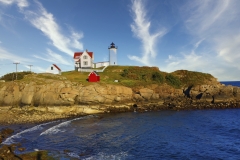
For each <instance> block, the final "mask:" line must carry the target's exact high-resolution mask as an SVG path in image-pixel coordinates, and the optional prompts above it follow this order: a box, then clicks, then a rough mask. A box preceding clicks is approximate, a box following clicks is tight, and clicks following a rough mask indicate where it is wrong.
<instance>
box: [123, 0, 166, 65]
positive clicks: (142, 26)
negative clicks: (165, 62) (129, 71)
mask: <svg viewBox="0 0 240 160" xmlns="http://www.w3.org/2000/svg"><path fill="white" fill-rule="evenodd" d="M131 11H132V13H133V23H132V24H131V30H132V32H133V34H134V36H135V37H136V38H138V39H139V40H140V41H141V42H142V49H143V50H142V57H138V56H132V55H128V58H130V59H131V60H135V61H138V62H141V63H143V64H145V65H150V64H151V63H152V62H151V60H153V59H154V58H155V57H156V55H157V53H156V49H155V45H156V43H157V41H158V40H159V39H160V38H161V37H163V36H164V35H165V34H166V33H167V30H166V29H164V28H163V29H160V30H158V31H156V32H155V33H153V34H151V33H150V27H151V22H150V21H149V20H148V18H147V11H146V10H145V8H144V4H143V1H141V0H133V1H132V7H131Z"/></svg>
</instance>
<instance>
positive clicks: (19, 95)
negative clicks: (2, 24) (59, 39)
mask: <svg viewBox="0 0 240 160" xmlns="http://www.w3.org/2000/svg"><path fill="white" fill-rule="evenodd" d="M87 74H88V73H79V72H75V71H72V72H67V73H65V74H64V73H63V74H62V75H54V74H47V73H43V74H35V73H32V74H27V75H25V76H24V77H23V79H21V80H14V81H9V82H1V83H0V113H1V114H0V115H1V116H0V123H1V124H3V123H10V124H13V123H18V124H19V123H35V122H43V121H51V120H54V119H62V118H69V117H76V116H81V115H86V114H96V113H112V112H133V111H138V112H144V111H158V110H166V109H171V110H186V109H213V108H239V107H240V88H239V87H235V86H225V85H223V84H221V83H220V82H218V81H217V79H216V78H214V77H213V76H211V75H210V74H205V73H200V72H192V71H186V70H179V71H175V72H173V73H165V72H161V71H159V69H158V68H156V67H121V66H111V67H108V68H107V69H106V71H105V72H104V73H100V76H101V81H100V82H97V83H90V82H87V81H86V79H87ZM116 79H117V82H116V81H115V80H116Z"/></svg>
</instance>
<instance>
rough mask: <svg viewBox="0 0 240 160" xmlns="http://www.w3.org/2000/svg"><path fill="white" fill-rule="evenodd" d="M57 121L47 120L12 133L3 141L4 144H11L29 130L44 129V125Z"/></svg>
mask: <svg viewBox="0 0 240 160" xmlns="http://www.w3.org/2000/svg"><path fill="white" fill-rule="evenodd" d="M55 122H57V121H52V122H47V123H43V124H39V125H37V126H34V127H32V128H28V129H25V130H23V131H22V132H19V133H17V134H15V135H12V136H11V137H8V138H7V139H6V140H5V141H4V142H2V144H8V145H9V144H12V143H15V141H14V139H16V138H21V135H22V134H24V133H28V132H33V131H36V130H42V129H43V126H46V125H48V124H51V123H55Z"/></svg>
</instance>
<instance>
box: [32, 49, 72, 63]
mask: <svg viewBox="0 0 240 160" xmlns="http://www.w3.org/2000/svg"><path fill="white" fill-rule="evenodd" d="M33 57H35V58H38V59H41V60H44V61H47V62H51V63H56V62H58V64H64V65H72V62H69V61H67V60H66V59H65V58H64V57H62V56H61V55H60V54H57V53H55V52H53V51H52V50H50V49H47V54H45V57H41V56H38V55H33Z"/></svg>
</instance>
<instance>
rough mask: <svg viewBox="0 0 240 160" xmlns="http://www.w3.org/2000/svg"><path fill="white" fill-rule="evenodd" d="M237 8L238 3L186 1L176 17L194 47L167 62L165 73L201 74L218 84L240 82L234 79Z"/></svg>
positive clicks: (239, 37)
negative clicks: (197, 72) (229, 81)
mask: <svg viewBox="0 0 240 160" xmlns="http://www.w3.org/2000/svg"><path fill="white" fill-rule="evenodd" d="M238 6H240V1H238V0H218V1H209V0H201V1H198V0H191V1H190V0H189V1H187V3H186V4H185V5H184V6H183V7H182V10H181V13H180V14H181V15H182V17H183V21H184V26H185V28H186V33H187V34H188V35H190V37H191V41H193V42H195V43H194V44H192V49H190V50H182V53H184V54H181V55H180V56H176V55H175V56H172V57H174V58H171V59H170V58H169V59H168V60H167V61H166V63H167V66H166V68H165V69H166V70H167V71H173V70H174V69H190V70H197V71H205V72H208V73H211V74H213V75H214V76H215V77H217V78H218V79H220V80H240V75H239V74H238V76H237V75H236V73H239V72H240V66H239V65H238V63H239V61H240V30H239V28H240V17H239V15H240V10H239V9H238ZM175 64H177V65H175ZM233 72H235V73H233ZM226 78H229V79H226Z"/></svg>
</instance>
